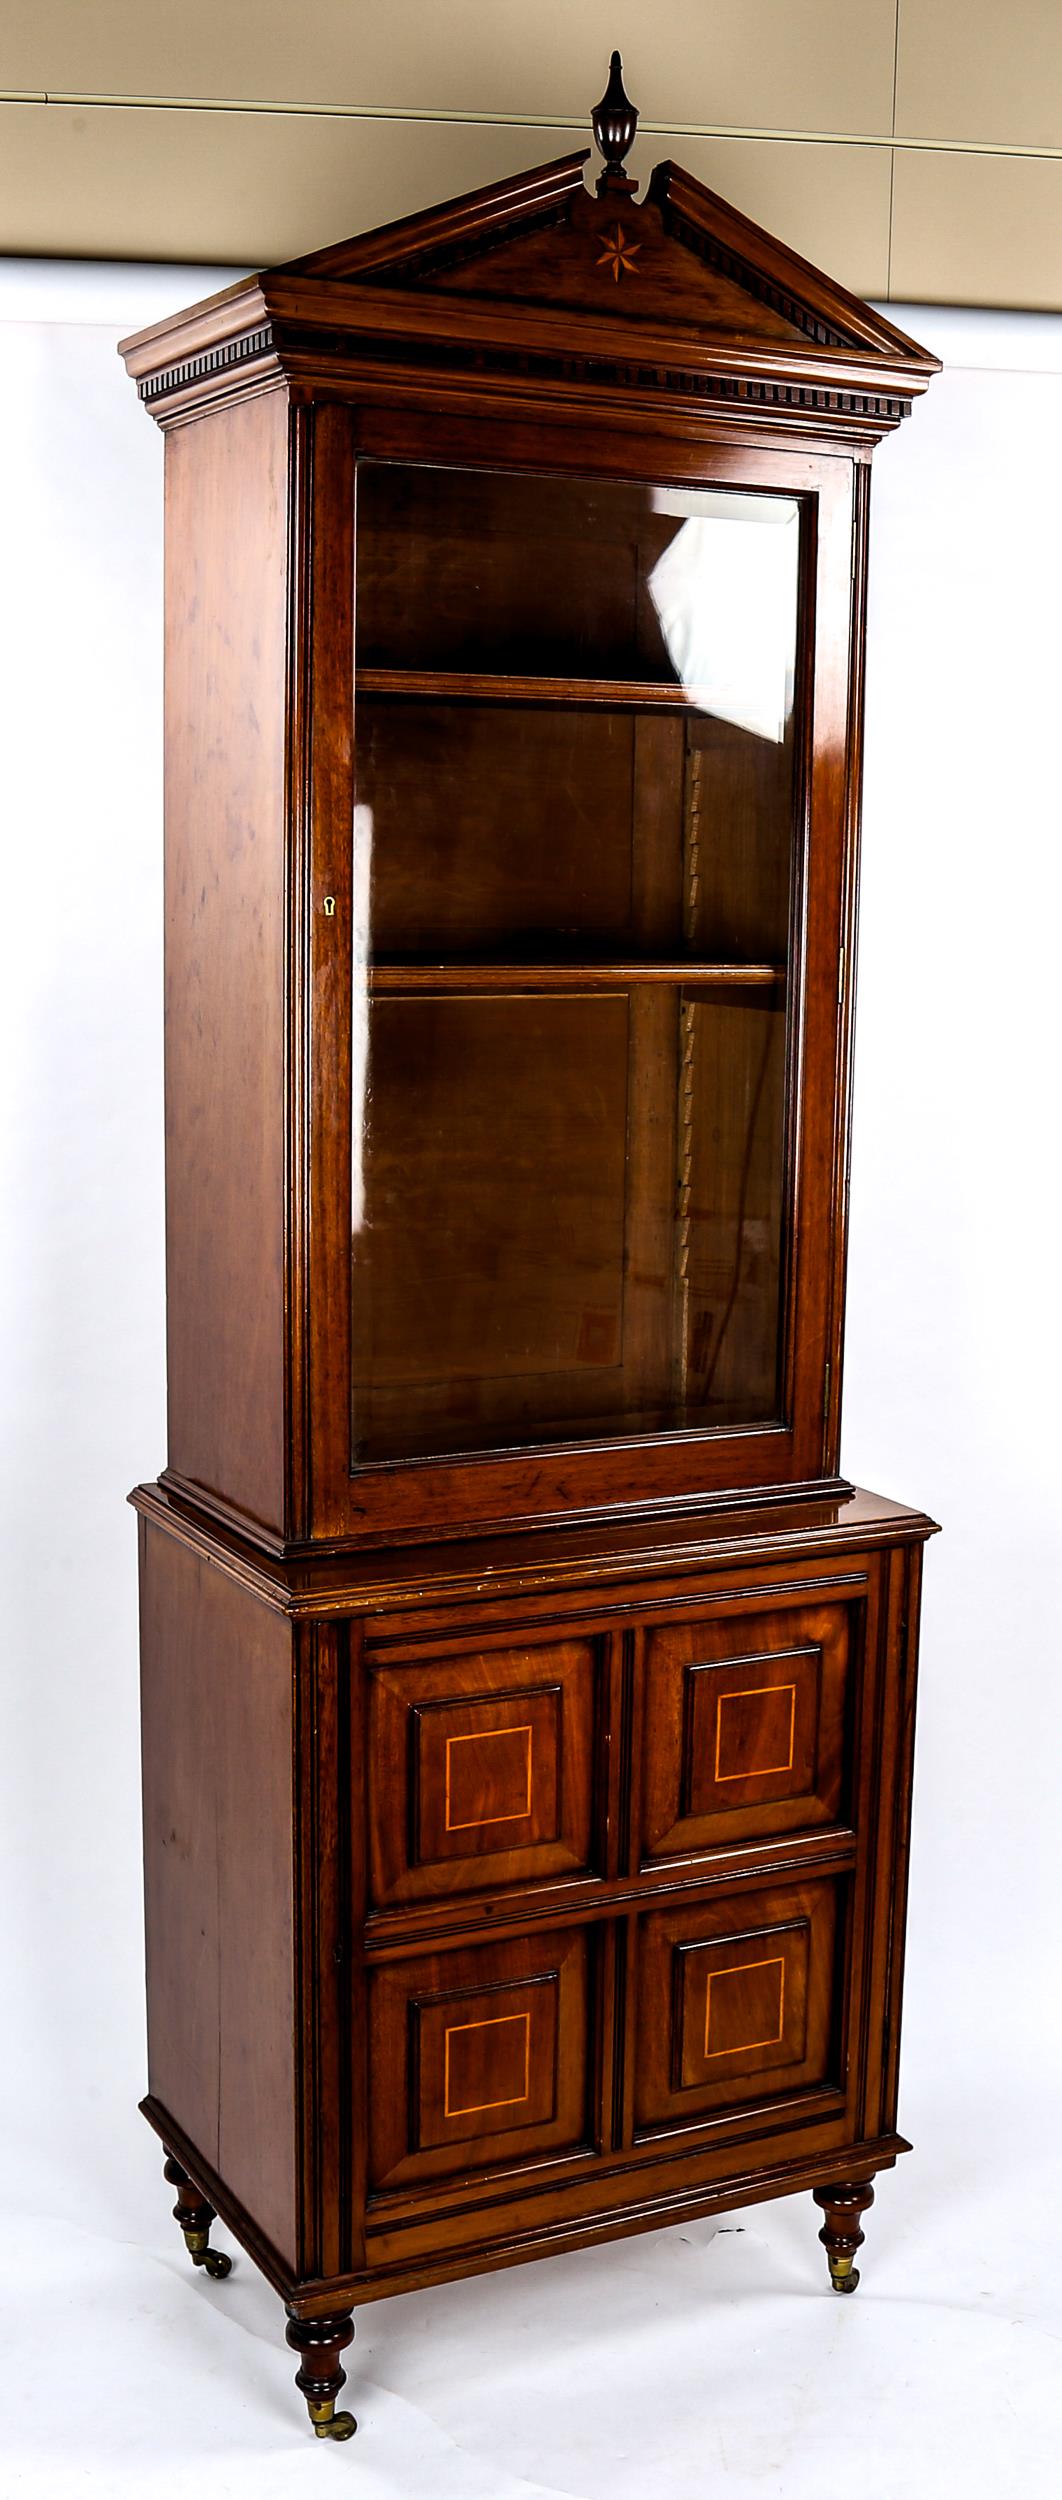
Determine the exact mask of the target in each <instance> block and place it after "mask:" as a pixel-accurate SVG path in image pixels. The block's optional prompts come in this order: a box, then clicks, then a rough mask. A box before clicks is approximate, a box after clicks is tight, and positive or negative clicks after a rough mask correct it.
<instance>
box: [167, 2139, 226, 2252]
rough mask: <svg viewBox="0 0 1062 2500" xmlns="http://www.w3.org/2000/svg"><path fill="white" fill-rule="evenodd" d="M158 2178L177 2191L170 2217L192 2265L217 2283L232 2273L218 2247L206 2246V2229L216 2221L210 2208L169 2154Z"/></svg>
mask: <svg viewBox="0 0 1062 2500" xmlns="http://www.w3.org/2000/svg"><path fill="white" fill-rule="evenodd" d="M162 2175H163V2178H164V2179H168V2180H169V2183H170V2186H171V2187H175V2188H176V2190H177V2202H176V2204H175V2206H174V2208H173V2218H174V2221H175V2222H179V2223H180V2226H181V2229H182V2231H183V2232H184V2244H185V2247H186V2248H187V2250H188V2254H189V2256H190V2258H191V2260H192V2264H193V2266H205V2267H206V2271H207V2273H208V2274H212V2275H213V2276H214V2279H215V2281H216V2282H221V2281H222V2280H223V2278H224V2276H225V2275H226V2274H231V2273H232V2259H231V2257H225V2256H223V2255H222V2252H221V2250H220V2248H211V2246H210V2226H211V2223H212V2222H216V2221H217V2215H216V2213H215V2211H214V2208H213V2205H208V2203H207V2200H206V2197H205V2196H204V2195H203V2193H202V2190H201V2189H200V2188H197V2187H196V2186H195V2184H194V2182H193V2181H192V2180H191V2179H190V2178H189V2176H188V2172H187V2171H186V2170H182V2168H181V2165H180V2162H179V2161H175V2160H174V2157H173V2154H172V2153H167V2155H166V2163H165V2167H164V2170H163V2174H162Z"/></svg>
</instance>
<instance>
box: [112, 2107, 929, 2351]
mask: <svg viewBox="0 0 1062 2500" xmlns="http://www.w3.org/2000/svg"><path fill="white" fill-rule="evenodd" d="M140 2108H141V2112H142V2114H143V2116H144V2117H145V2118H146V2119H147V2121H148V2125H149V2126H151V2127H153V2128H154V2130H155V2133H156V2135H157V2136H159V2138H160V2139H161V2141H162V2143H163V2144H164V2145H165V2146H166V2148H167V2150H168V2151H173V2152H176V2154H177V2157H178V2159H179V2160H180V2161H181V2163H182V2164H183V2166H184V2167H185V2168H186V2169H187V2170H188V2172H189V2175H190V2176H191V2177H192V2178H194V2180H195V2182H196V2185H197V2187H200V2188H202V2190H203V2191H204V2193H205V2195H207V2196H208V2197H209V2200H210V2203H211V2204H212V2205H214V2206H215V2207H216V2209H217V2211H218V2213H219V2214H220V2216H221V2219H222V2221H223V2222H224V2223H225V2225H226V2228H227V2229H228V2230H230V2231H231V2232H232V2235H233V2238H234V2239H236V2240H238V2241H239V2243H240V2246H241V2248H243V2249H245V2250H246V2252H247V2255H248V2256H249V2257H251V2258H253V2260H254V2263H255V2264H256V2265H257V2266H258V2267H259V2268H260V2269H261V2272H262V2273H263V2274H264V2275H265V2277H266V2279H267V2281H268V2282H269V2283H271V2284H272V2286H273V2289H274V2290H275V2291H277V2292H279V2293H280V2295H281V2297H282V2299H283V2300H284V2303H285V2306H286V2308H287V2309H288V2311H289V2313H290V2314H291V2315H292V2316H294V2317H298V2318H313V2317H318V2316H322V2317H323V2316H328V2315H331V2314H332V2313H333V2312H334V2311H337V2310H342V2309H344V2308H350V2309H355V2308H361V2307H364V2306H365V2305H367V2303H368V2302H370V2301H373V2300H386V2299H389V2298H390V2297H391V2296H392V2295H393V2294H394V2293H396V2292H406V2291H420V2290H425V2289H427V2288H428V2286H429V2285H434V2284H438V2283H450V2282H455V2281H458V2280H461V2279H463V2278H464V2277H465V2276H467V2275H469V2274H493V2273H497V2272H499V2271H500V2270H501V2269H502V2268H503V2267H507V2266H516V2265H522V2264H528V2263H530V2262H531V2261H532V2260H533V2259H534V2258H536V2257H550V2256H555V2255H557V2254H558V2253H559V2252H562V2251H564V2250H574V2249H579V2248H596V2247H598V2246H600V2245H602V2244H603V2243H604V2242H605V2241H607V2240H613V2239H627V2238H629V2237H631V2235H632V2234H634V2233H636V2232H640V2231H657V2230H660V2229H661V2228H662V2227H663V2226H664V2225H665V2224H667V2223H678V2222H694V2221H698V2220H701V2219H704V2218H706V2217H708V2216H710V2215H712V2214H721V2213H730V2212H732V2211H734V2210H735V2209H736V2208H737V2207H738V2206H744V2205H757V2204H769V2203H773V2201H774V2200H775V2198H777V2197H780V2196H797V2195H800V2194H802V2193H803V2192H805V2191H806V2190H809V2189H810V2190H812V2191H814V2190H815V2189H816V2188H827V2187H829V2186H830V2185H831V2184H832V2182H833V2181H835V2180H836V2179H839V2178H844V2179H846V2180H852V2181H854V2182H857V2183H859V2182H867V2183H869V2181H870V2180H871V2179H872V2178H873V2177H874V2175H875V2173H876V2172H877V2171H879V2170H891V2169H892V2168H893V2167H894V2165H895V2163H896V2161H897V2160H898V2158H899V2156H900V2155H901V2154H902V2153H909V2152H910V2151H911V2149H912V2148H911V2145H910V2143H909V2142H908V2140H907V2138H906V2136H902V2135H887V2136H880V2137H878V2138H877V2140H876V2141H874V2142H872V2143H864V2144H850V2145H841V2146H838V2147H837V2148H836V2149H835V2150H831V2151H830V2152H829V2153H819V2154H817V2155H816V2156H815V2157H814V2158H812V2159H807V2160H800V2159H796V2160H793V2161H790V2162H785V2163H781V2164H779V2165H777V2166H776V2167H775V2168H774V2169H772V2170H764V2169H762V2168H760V2169H750V2170H748V2171H746V2172H739V2173H736V2174H735V2176H734V2177H733V2178H731V2179H728V2180H726V2181H725V2182H723V2183H718V2182H717V2183H715V2184H714V2185H712V2186H710V2187H709V2186H705V2187H689V2186H686V2187H682V2188H673V2189H663V2190H661V2191H660V2192H658V2193H657V2194H656V2195H654V2196H643V2197H634V2198H632V2200H631V2202H630V2203H629V2204H628V2205H623V2206H617V2207H615V2208H613V2210H612V2211H611V2212H609V2213H608V2214H606V2215H602V2216H601V2217H600V2218H599V2219H597V2220H593V2221H590V2220H588V2219H586V2217H584V2216H580V2217H578V2218H576V2219H573V2220H571V2221H566V2220H555V2221H552V2222H549V2223H546V2224H540V2225H532V2226H529V2227H528V2228H526V2229H524V2230H520V2231H514V2232H513V2233H512V2234H511V2235H510V2236H508V2237H502V2238H499V2239H497V2240H494V2241H492V2242H490V2243H489V2244H484V2243H483V2242H479V2243H477V2244H476V2245H475V2246H473V2247H469V2248H464V2249H454V2250H452V2251H450V2252H448V2254H447V2255H446V2256H443V2257H440V2258H438V2259H432V2260H429V2261H427V2262H425V2261H421V2262H418V2263H417V2264H414V2265H404V2266H403V2265H389V2266H382V2267H377V2268H373V2269H371V2270H370V2269H366V2270H364V2271H362V2272H358V2273H353V2274H341V2275H334V2276H330V2277H329V2278H327V2280H322V2279H317V2280H312V2281H302V2282H300V2281H299V2279H298V2277H297V2276H296V2275H295V2274H293V2273H292V2271H291V2269H290V2268H289V2267H287V2266H286V2265H285V2263H284V2260H283V2258H282V2257H280V2256H279V2255H278V2252H277V2250H276V2249H275V2248H272V2247H271V2246H270V2243H269V2242H268V2240H266V2239H264V2238H263V2236H262V2233H261V2232H260V2231H259V2230H258V2229H257V2227H256V2225H255V2223H254V2222H253V2220H252V2218H251V2216H250V2215H249V2214H248V2213H247V2211H246V2209H245V2207H244V2206H243V2205H241V2204H240V2202H239V2200H238V2198H237V2197H234V2196H233V2195H231V2194H230V2192H229V2190H228V2188H227V2187H226V2186H225V2182H224V2180H223V2179H220V2178H219V2177H218V2175H217V2172H216V2171H215V2170H214V2169H213V2168H212V2166H211V2164H210V2163H209V2162H208V2161H205V2160H204V2159H203V2156H202V2155H201V2154H200V2153H198V2152H197V2151H196V2149H195V2147H194V2145H191V2144H190V2143H189V2142H188V2139H187V2137H186V2136H185V2135H184V2134H183V2132H182V2130H181V2128H180V2127H178V2126H177V2125H176V2123H175V2121H174V2120H173V2119H172V2118H171V2117H170V2116H169V2114H168V2112H167V2111H166V2110H164V2109H163V2108H162V2107H161V2105H160V2104H159V2102H157V2101H155V2100H153V2099H152V2097H151V2096H150V2094H149V2095H148V2097H147V2098H146V2099H145V2100H143V2101H141V2103H140Z"/></svg>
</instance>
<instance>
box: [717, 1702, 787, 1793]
mask: <svg viewBox="0 0 1062 2500" xmlns="http://www.w3.org/2000/svg"><path fill="white" fill-rule="evenodd" d="M796 1704H797V1688H796V1685H795V1684H782V1683H780V1684H770V1683H764V1684H750V1685H743V1686H741V1687H740V1688H739V1690H738V1691H737V1692H732V1693H720V1695H719V1697H718V1700H717V1703H716V1716H715V1776H716V1779H717V1780H745V1779H767V1778H769V1777H771V1776H772V1775H773V1774H774V1773H775V1772H776V1771H791V1770H792V1768H793V1739H794V1736H795V1734H796Z"/></svg>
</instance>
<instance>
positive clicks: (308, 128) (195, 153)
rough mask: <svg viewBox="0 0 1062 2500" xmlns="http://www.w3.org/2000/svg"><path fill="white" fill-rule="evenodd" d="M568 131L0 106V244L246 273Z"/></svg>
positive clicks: (413, 204)
mask: <svg viewBox="0 0 1062 2500" xmlns="http://www.w3.org/2000/svg"><path fill="white" fill-rule="evenodd" d="M577 144H578V133H575V132H571V131H560V132H557V133H550V144H549V146H548V147H547V148H545V149H543V146H542V133H541V131H526V130H506V129H503V130H492V129H482V128H475V127H473V128H472V129H468V128H467V127H466V128H461V127H456V126H454V125H453V124H447V123H437V122H436V123H414V124H404V125H401V126H399V125H396V124H395V123H393V122H364V123H361V122H354V123H352V122H319V121H306V120H300V119H297V118H296V117H294V116H292V115H290V114H284V115H279V116H276V115H273V114H270V115H265V114H253V113H250V114H246V115H243V114H237V115H232V114H228V113H155V112H137V111H135V110H129V111H123V112H114V113H92V112H85V111H78V110H75V109H74V108H72V107H68V106H66V105H32V106H31V105H3V106H0V248H2V249H3V250H4V251H7V252H29V253H45V254H47V253H52V254H56V255H60V256H66V255H70V254H76V255H77V256H79V257H81V258H85V259H104V260H106V259H119V260H205V261H226V262H229V263H231V264H232V265H233V266H234V267H239V268H247V269H256V268H261V267H263V266H264V265H266V264H267V263H269V262H271V261H277V260H286V259H289V258H290V257H291V255H292V254H293V253H296V252H305V251H311V250H313V249H315V248H316V246H317V245H319V244H322V243H333V242H342V241H343V239H344V238H345V237H346V236H347V235H351V234H358V233H359V232H360V231H361V230H362V229H363V228H364V227H367V226H375V225H384V224H386V223H387V222H388V221H389V220H390V219H391V218H393V217H402V216H405V215H406V214H407V212H409V211H410V210H413V209H418V208H430V207H431V206H432V205H433V204H434V203H435V202H436V201H440V200H445V199H447V198H448V197H449V196H450V195H451V194H452V193H454V192H460V191H468V190H474V189H475V188H477V186H478V185H479V184H481V183H487V182H493V181H495V180H497V179H498V178H499V177H500V176H504V175H506V174H510V173H515V172H519V171H520V170H521V168H522V167H524V166H528V165H535V164H538V163H540V162H541V161H542V159H543V157H544V156H562V155H564V154H565V153H566V152H567V151H568V150H569V149H570V148H571V147H573V146H574V145H577Z"/></svg>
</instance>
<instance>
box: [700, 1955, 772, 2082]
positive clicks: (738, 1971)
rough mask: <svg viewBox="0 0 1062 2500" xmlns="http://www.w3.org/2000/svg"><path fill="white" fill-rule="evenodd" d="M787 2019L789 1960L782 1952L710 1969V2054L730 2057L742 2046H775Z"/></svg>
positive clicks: (707, 2019)
mask: <svg viewBox="0 0 1062 2500" xmlns="http://www.w3.org/2000/svg"><path fill="white" fill-rule="evenodd" d="M784 2020H785V1962H784V1959H783V1957H782V1955H781V1954H780V1953H778V1954H774V1955H772V1957H771V1958H770V1960H765V1961H762V1962H743V1963H735V1964H733V1965H732V1966H731V1968H730V1969H729V1970H713V1971H709V1973H708V1996H707V2003H706V2006H705V2014H704V2054H705V2056H706V2057H729V2056H731V2055H732V2054H734V2053H735V2052H736V2051H737V2050H738V2049H773V2048H774V2047H775V2045H776V2043H777V2042H778V2041H779V2040H780V2039H781V2037H782V2028H783V2023H784Z"/></svg>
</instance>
